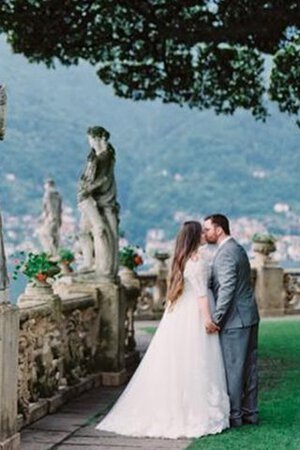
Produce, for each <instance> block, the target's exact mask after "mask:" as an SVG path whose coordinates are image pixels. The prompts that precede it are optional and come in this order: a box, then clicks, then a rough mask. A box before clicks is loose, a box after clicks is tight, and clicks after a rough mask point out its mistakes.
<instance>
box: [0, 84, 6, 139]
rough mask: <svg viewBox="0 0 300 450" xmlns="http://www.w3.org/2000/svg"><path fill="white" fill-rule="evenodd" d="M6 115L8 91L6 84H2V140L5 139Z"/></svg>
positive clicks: (0, 124) (0, 129) (0, 125)
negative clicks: (6, 90)
mask: <svg viewBox="0 0 300 450" xmlns="http://www.w3.org/2000/svg"><path fill="white" fill-rule="evenodd" d="M5 115H6V92H5V86H4V85H2V84H0V140H1V141H2V140H3V139H4V134H5Z"/></svg>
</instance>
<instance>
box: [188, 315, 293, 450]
mask: <svg viewBox="0 0 300 450" xmlns="http://www.w3.org/2000/svg"><path fill="white" fill-rule="evenodd" d="M259 336H260V338H259V379H260V389H259V411H260V425H259V426H251V425H244V426H243V427H241V428H235V429H230V430H226V431H224V432H223V433H221V434H219V435H215V436H207V437H203V438H200V439H195V440H194V441H193V443H192V444H191V445H190V446H189V447H188V450H244V449H247V450H285V449H286V450H300V320H298V319H292V318H291V319H288V320H265V321H262V323H261V325H260V335H259Z"/></svg>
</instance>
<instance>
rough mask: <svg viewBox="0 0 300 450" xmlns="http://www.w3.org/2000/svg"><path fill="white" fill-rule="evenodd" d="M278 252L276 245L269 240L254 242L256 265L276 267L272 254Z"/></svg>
mask: <svg viewBox="0 0 300 450" xmlns="http://www.w3.org/2000/svg"><path fill="white" fill-rule="evenodd" d="M275 251H276V246H275V243H274V242H272V241H269V240H265V241H262V240H260V241H253V252H254V254H255V265H256V266H257V265H258V266H264V265H276V263H275V261H274V260H273V259H272V257H271V253H273V252H275Z"/></svg>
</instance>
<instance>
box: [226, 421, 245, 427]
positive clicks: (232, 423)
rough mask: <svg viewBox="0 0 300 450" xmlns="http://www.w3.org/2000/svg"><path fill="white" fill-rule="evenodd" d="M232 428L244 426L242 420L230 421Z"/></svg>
mask: <svg viewBox="0 0 300 450" xmlns="http://www.w3.org/2000/svg"><path fill="white" fill-rule="evenodd" d="M229 424H230V428H238V427H241V426H242V425H243V422H242V419H229Z"/></svg>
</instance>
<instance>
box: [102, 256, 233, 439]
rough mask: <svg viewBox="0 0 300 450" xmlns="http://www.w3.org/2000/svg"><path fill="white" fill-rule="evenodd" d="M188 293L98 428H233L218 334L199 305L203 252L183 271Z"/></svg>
mask: <svg viewBox="0 0 300 450" xmlns="http://www.w3.org/2000/svg"><path fill="white" fill-rule="evenodd" d="M184 280H185V284H184V291H183V294H182V295H181V297H180V298H179V299H178V301H177V303H176V304H175V306H174V307H173V309H172V310H169V309H168V308H167V309H166V311H165V313H164V315H163V318H162V320H161V322H160V324H159V327H158V329H157V331H156V333H155V335H154V337H153V339H152V341H151V344H150V346H149V348H148V350H147V352H146V354H145V356H144V358H143V360H142V361H141V363H140V365H139V367H138V368H137V370H136V372H135V374H134V376H133V377H132V378H131V381H130V382H129V384H128V386H127V387H126V389H125V391H124V392H123V394H122V395H121V397H120V398H119V399H118V401H117V402H116V404H115V405H114V407H113V408H112V409H111V411H110V412H109V413H108V414H107V416H106V417H105V418H104V419H103V420H102V421H101V422H100V423H99V424H98V425H97V427H96V428H97V429H98V430H103V431H110V432H115V433H118V434H122V435H127V436H139V437H142V436H143V437H161V438H180V437H187V438H192V437H200V436H204V435H207V434H215V433H220V432H221V431H222V430H224V429H225V428H227V427H228V426H229V399H228V395H227V391H226V382H225V373H224V367H223V361H222V355H221V349H220V344H219V336H218V334H210V335H209V334H207V333H206V331H205V329H204V322H203V318H202V317H201V311H200V308H199V302H200V301H201V298H200V297H203V296H205V295H211V293H210V291H208V288H207V285H208V262H207V260H206V258H204V256H203V254H201V252H199V255H198V259H197V260H192V259H190V260H189V261H188V262H187V263H186V267H185V271H184Z"/></svg>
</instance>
